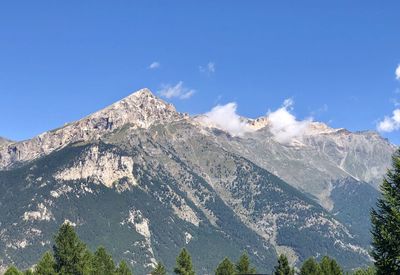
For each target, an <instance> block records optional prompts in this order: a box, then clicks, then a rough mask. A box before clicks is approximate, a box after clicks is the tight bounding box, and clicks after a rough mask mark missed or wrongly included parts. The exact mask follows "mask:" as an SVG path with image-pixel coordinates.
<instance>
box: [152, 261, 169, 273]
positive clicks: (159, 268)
mask: <svg viewBox="0 0 400 275" xmlns="http://www.w3.org/2000/svg"><path fill="white" fill-rule="evenodd" d="M151 275H167V270H166V269H165V266H164V265H163V264H162V263H161V262H158V263H157V265H156V267H155V268H154V269H153V271H152V272H151Z"/></svg>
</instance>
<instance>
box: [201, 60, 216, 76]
mask: <svg viewBox="0 0 400 275" xmlns="http://www.w3.org/2000/svg"><path fill="white" fill-rule="evenodd" d="M199 71H200V72H201V73H208V74H212V73H215V63H214V62H208V64H207V65H206V66H199Z"/></svg>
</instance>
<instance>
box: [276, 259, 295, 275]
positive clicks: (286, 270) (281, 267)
mask: <svg viewBox="0 0 400 275" xmlns="http://www.w3.org/2000/svg"><path fill="white" fill-rule="evenodd" d="M274 275H294V269H293V267H291V266H290V265H289V261H288V259H287V257H286V256H285V255H283V254H282V255H280V256H279V258H278V265H277V266H275V271H274Z"/></svg>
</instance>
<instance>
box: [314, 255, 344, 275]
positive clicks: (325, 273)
mask: <svg viewBox="0 0 400 275" xmlns="http://www.w3.org/2000/svg"><path fill="white" fill-rule="evenodd" d="M319 266H320V268H321V272H322V275H341V274H343V271H342V269H341V268H340V266H339V265H338V263H337V262H336V261H335V260H334V259H331V258H329V257H328V256H324V257H323V258H322V260H321V262H320V264H319Z"/></svg>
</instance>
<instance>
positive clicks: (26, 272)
mask: <svg viewBox="0 0 400 275" xmlns="http://www.w3.org/2000/svg"><path fill="white" fill-rule="evenodd" d="M23 274H24V275H35V273H34V272H33V271H32V269H27V270H25V271H24V273H23Z"/></svg>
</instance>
